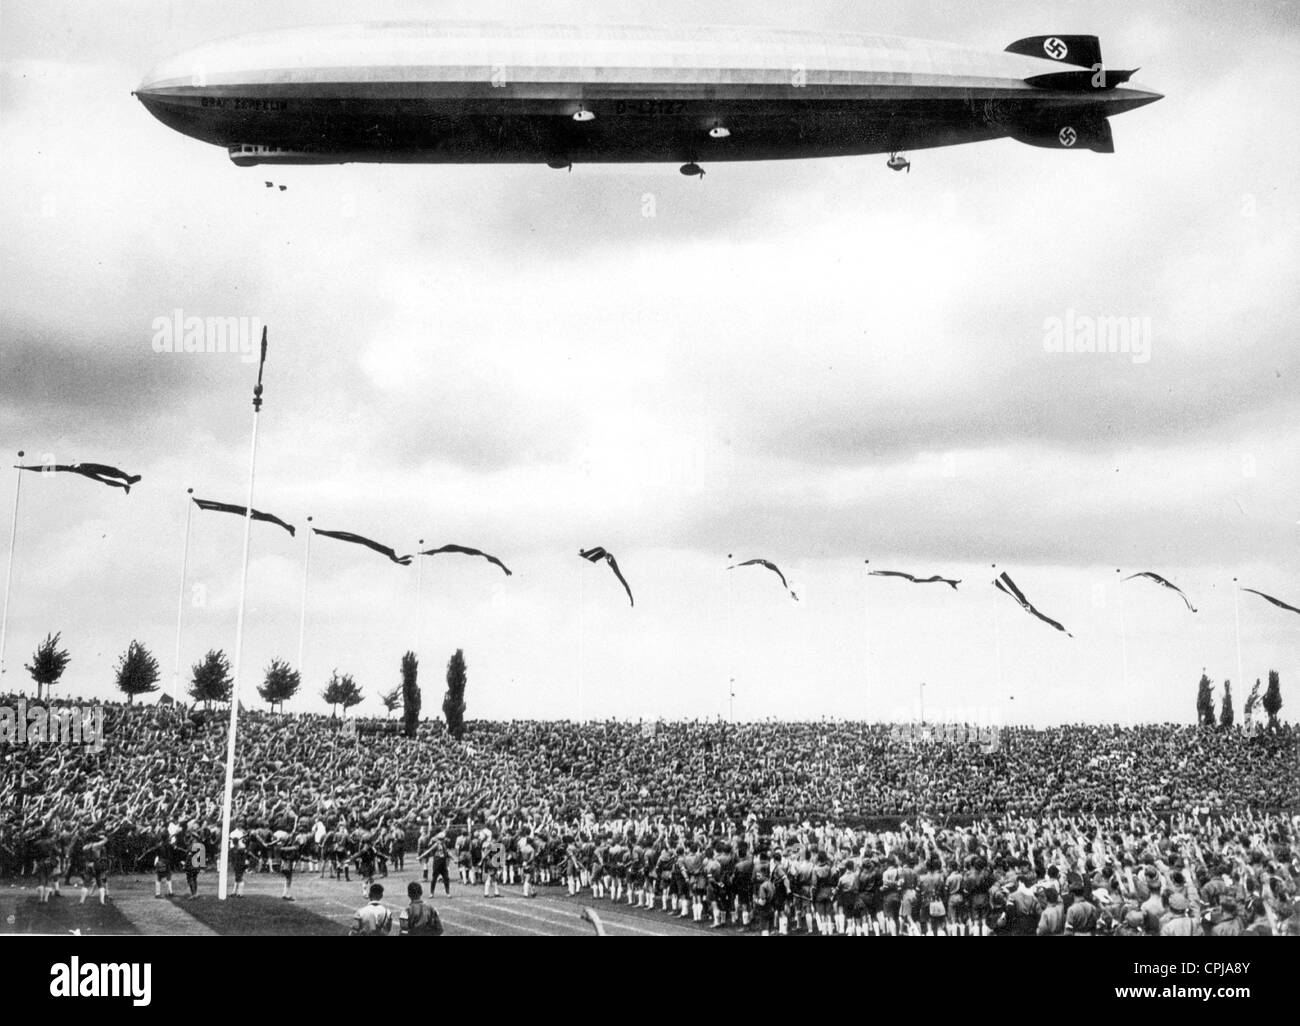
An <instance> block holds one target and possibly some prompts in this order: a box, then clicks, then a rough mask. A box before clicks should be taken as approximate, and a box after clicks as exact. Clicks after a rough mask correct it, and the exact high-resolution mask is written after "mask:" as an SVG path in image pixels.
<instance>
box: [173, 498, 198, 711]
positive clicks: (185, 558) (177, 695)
mask: <svg viewBox="0 0 1300 1026" xmlns="http://www.w3.org/2000/svg"><path fill="white" fill-rule="evenodd" d="M193 495H194V489H193V488H186V489H185V546H184V547H183V548H182V549H181V583H180V588H179V589H178V591H177V594H176V658H175V659H174V660H173V661H172V667H173V669H172V701H173V702H179V701H180V700H181V618H182V617H183V616H184V615H185V571H186V569H187V568H188V566H189V561H190V522H191V521H192V520H193V519H194V503H193V501H192V496H193Z"/></svg>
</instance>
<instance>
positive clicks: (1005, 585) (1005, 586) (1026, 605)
mask: <svg viewBox="0 0 1300 1026" xmlns="http://www.w3.org/2000/svg"><path fill="white" fill-rule="evenodd" d="M993 587H995V588H997V589H998V591H1001V592H1005V593H1006V594H1007V595H1010V596H1011V597H1012V598H1013V599H1015V600H1016V602H1017V603H1018V604H1019V605H1020V608H1021V609H1023V610H1024V611H1025V612H1026V613H1028V614H1029V615H1030V616H1036V617H1038V619H1040V620H1042V621H1043V623H1045V624H1047V625H1048V626H1049V627H1055V628H1056V629H1057V630H1058V631H1060V632H1061V633H1062V634H1064V635H1065V636H1066V637H1067V638H1072V637H1074V635H1073V634H1071V633H1070V632H1069V631H1067V630H1066V629H1065V628H1064V627H1062V626H1061V625H1060V624H1059V623H1057V622H1056V621H1055V620H1053V619H1052V618H1051V617H1050V616H1044V615H1043V614H1042V613H1040V612H1039V611H1038V610H1037V609H1035V608H1034V607H1033V604H1032V603H1031V602H1030V601H1029V599H1027V598H1025V593H1024V592H1022V591H1021V590H1020V589H1019V588H1017V587H1016V582H1015V581H1013V580H1012V579H1011V576H1010V575H1009V574H1008V573H1006V571H1003V572H1002V573H1001V574H999V575H998V579H997V580H996V581H994V582H993Z"/></svg>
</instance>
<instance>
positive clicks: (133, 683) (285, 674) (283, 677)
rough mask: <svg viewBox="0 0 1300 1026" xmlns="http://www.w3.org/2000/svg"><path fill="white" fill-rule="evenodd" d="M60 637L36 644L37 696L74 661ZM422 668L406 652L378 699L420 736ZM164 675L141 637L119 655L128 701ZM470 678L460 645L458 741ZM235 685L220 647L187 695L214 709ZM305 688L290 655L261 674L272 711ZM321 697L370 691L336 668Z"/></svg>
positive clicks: (452, 671)
mask: <svg viewBox="0 0 1300 1026" xmlns="http://www.w3.org/2000/svg"><path fill="white" fill-rule="evenodd" d="M61 638H62V633H61V632H60V633H57V634H47V635H46V637H45V640H44V641H42V642H41V643H40V645H38V646H37V648H36V652H35V653H34V654H33V656H32V661H31V662H30V663H28V664H27V665H26V670H27V672H28V673H30V674H31V677H32V680H33V681H34V682H35V684H36V697H37V699H40V698H42V697H45V698H48V697H49V694H50V689H51V688H53V687H54V685H56V684H57V683H58V682H59V680H60V678H62V676H63V673H64V671H65V670H66V669H67V668H68V664H69V663H70V662H71V661H72V657H71V655H70V654H69V653H68V651H67V650H66V649H64V648H62V647H61V646H60V639H61ZM419 668H420V664H419V659H418V658H417V657H416V654H415V653H414V652H407V653H406V654H405V655H403V656H402V662H401V669H400V673H401V683H400V684H398V685H397V686H396V687H394V688H392V689H391V690H390V691H386V692H382V693H381V694H380V695H379V701H380V702H381V703H382V704H383V706H384V708H385V709H386V710H387V711H388V714H389V715H390V716H391V715H392V714H393V713H394V712H395V711H396V710H397V708H398V707H399V706H400V707H401V708H402V727H403V732H404V733H405V734H406V736H407V737H415V731H416V728H417V727H418V725H419V722H420V685H419V682H418V681H419ZM160 676H161V674H160V671H159V668H158V660H157V659H156V658H155V657H154V656H153V654H152V653H151V652H150V651H149V650H148V649H147V648H146V647H145V646H144V645H143V644H141V643H140V642H139V641H132V642H131V644H130V645H128V646H127V650H126V651H125V652H124V653H122V655H121V656H120V657H119V658H118V662H117V668H116V671H115V678H116V684H117V689H118V690H119V691H120V692H122V694H124V695H126V701H127V704H128V705H130V704H132V703H133V702H134V700H135V697H136V696H137V695H148V694H152V693H154V692H156V691H157V690H158V680H159V677H160ZM468 679H469V670H468V667H467V665H466V663H465V653H464V651H462V650H461V649H459V648H458V649H456V651H455V653H453V655H452V657H451V658H450V659H449V660H448V661H447V690H446V693H445V694H444V696H443V702H442V712H443V716H444V718H445V719H446V721H447V731H448V733H450V734H451V736H452V737H454V738H456V739H457V740H460V738H461V737H462V736H463V735H464V733H465V686H466V684H467V683H468ZM233 687H234V678H233V677H232V676H231V670H230V660H229V659H228V658H227V657H226V653H225V652H224V651H223V650H221V649H211V650H210V651H209V652H208V653H207V655H205V656H204V657H203V658H202V659H201V660H199V662H197V663H195V664H194V666H193V667H191V671H190V684H189V688H188V694H189V696H190V698H192V699H193V700H194V701H195V702H196V703H202V704H203V707H204V709H211V707H212V705H213V704H214V703H217V704H225V703H228V702H229V701H230V695H231V691H232V689H233ZM301 688H302V675H301V673H300V672H299V671H298V670H295V669H294V668H293V667H292V666H290V665H289V664H288V663H287V662H286V661H285V660H283V659H280V658H274V659H272V660H271V663H270V665H269V666H268V667H267V668H266V670H265V671H264V673H263V675H262V683H261V684H259V685H258V686H257V693H258V695H260V696H261V698H262V701H264V702H266V703H267V704H268V705H269V706H270V707H271V711H272V712H275V711H276V709H277V708H278V709H279V711H280V712H284V703H285V702H287V701H289V700H290V699H291V698H293V697H294V696H295V695H296V694H298V692H299V690H301ZM320 697H321V698H322V699H323V700H324V701H325V703H326V704H327V705H329V707H330V715H331V716H337V715H338V709H339V707H340V706H341V707H342V709H343V715H344V716H346V715H347V711H348V710H349V709H351V708H352V707H353V706H355V705H359V704H360V703H361V702H362V700H363V699H364V698H365V693H364V692H363V691H362V690H361V687H360V685H358V684H357V682H356V679H355V678H354V677H353V676H352V674H350V673H339V671H338V669H337V668H335V669H334V670H333V671H332V672H331V673H330V678H329V681H328V683H327V684H326V685H325V689H324V690H323V691H321V693H320Z"/></svg>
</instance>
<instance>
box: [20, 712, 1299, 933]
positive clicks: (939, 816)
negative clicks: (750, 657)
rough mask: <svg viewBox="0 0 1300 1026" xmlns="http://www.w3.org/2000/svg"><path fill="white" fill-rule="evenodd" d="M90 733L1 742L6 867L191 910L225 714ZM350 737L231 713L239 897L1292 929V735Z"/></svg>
mask: <svg viewBox="0 0 1300 1026" xmlns="http://www.w3.org/2000/svg"><path fill="white" fill-rule="evenodd" d="M107 714H108V715H107V725H106V729H105V738H104V741H105V745H104V748H103V750H102V751H95V750H93V749H92V748H91V747H89V746H82V747H78V746H74V745H66V744H49V743H44V744H42V743H33V744H26V745H8V746H5V747H3V748H0V875H3V876H7V877H14V876H20V875H24V874H27V875H32V876H35V877H36V878H37V879H38V881H39V882H38V886H40V888H41V891H42V895H43V896H45V895H48V894H51V893H54V892H55V891H56V889H57V888H58V886H59V884H60V883H61V882H62V883H64V884H65V885H66V884H67V883H68V882H70V880H71V878H72V876H73V875H74V873H75V874H80V875H81V876H82V877H83V883H85V889H84V891H83V893H88V892H89V891H90V890H98V891H99V892H100V899H101V900H103V890H104V877H105V875H106V874H107V872H108V871H109V869H110V868H111V869H112V870H113V871H115V872H135V871H145V870H149V871H152V872H153V873H154V874H155V878H156V881H157V884H156V888H155V893H156V894H158V895H159V896H160V897H163V896H165V895H164V890H165V891H166V892H167V893H168V894H170V893H171V891H172V884H171V881H172V875H173V873H175V874H178V875H179V874H180V873H182V872H183V873H184V874H185V877H186V882H187V886H188V890H189V892H190V893H191V894H192V893H195V892H196V891H197V888H198V885H199V879H200V876H201V873H202V871H203V868H204V866H205V865H206V864H211V863H213V862H215V861H216V860H217V859H218V857H219V851H220V841H219V829H218V828H219V824H220V819H221V805H220V802H221V795H222V791H223V783H224V757H225V750H226V718H225V716H224V715H223V714H217V713H215V712H214V713H211V714H207V713H204V712H203V711H201V710H197V709H189V708H186V707H180V706H168V705H154V706H123V705H111V706H108V708H107ZM356 726H357V728H358V729H355V730H342V729H340V723H339V721H337V720H335V719H333V718H331V717H325V716H312V715H273V714H268V713H262V712H257V711H251V712H246V713H245V714H244V715H243V716H242V717H241V720H240V734H239V739H238V740H239V744H238V758H237V764H236V778H237V779H236V789H235V803H234V822H235V825H236V830H235V832H234V843H233V845H232V850H231V851H230V852H229V854H228V857H229V859H230V866H231V869H232V870H233V871H234V875H235V878H236V884H235V893H236V894H239V893H241V892H242V881H243V878H244V875H245V873H247V872H259V871H268V872H278V873H280V874H281V875H283V877H284V890H283V896H284V897H285V898H289V899H291V898H292V897H293V894H292V878H293V873H294V872H295V871H297V872H304V871H307V872H317V873H320V874H321V875H325V874H327V873H328V874H329V875H330V876H331V877H337V878H339V879H340V880H341V881H342V882H344V883H351V882H353V881H356V882H358V883H359V884H360V885H361V886H362V887H363V888H364V889H365V890H366V891H367V893H368V889H369V887H370V886H371V885H373V884H374V882H375V880H376V878H380V879H382V877H383V876H384V875H386V873H387V871H388V870H389V869H390V868H397V869H399V870H400V869H402V868H404V864H405V862H406V861H407V860H418V861H419V863H420V864H421V866H422V870H423V871H424V872H425V873H426V874H431V875H432V886H433V887H434V888H435V889H436V887H437V885H438V883H439V882H441V883H442V885H443V887H444V889H446V888H447V886H448V882H449V880H450V878H451V876H452V875H453V872H454V874H455V875H457V876H459V878H460V879H461V881H462V882H465V883H472V884H475V885H477V884H478V883H480V882H481V883H482V884H483V886H484V887H485V892H486V893H487V894H489V895H491V894H492V893H494V891H495V890H498V889H499V887H500V885H501V884H502V883H518V884H520V885H522V886H523V888H524V890H525V893H529V892H535V890H536V888H538V887H546V886H551V887H556V888H564V889H566V890H567V891H568V892H569V893H572V894H578V893H582V894H588V895H590V896H591V897H592V898H593V899H598V900H599V899H607V900H610V901H617V902H619V903H622V904H633V905H642V906H645V907H654V908H657V909H658V910H659V911H660V912H661V913H663V914H672V915H676V916H679V917H687V918H691V919H693V920H700V921H704V922H711V923H714V924H716V925H718V926H719V927H720V928H721V927H725V926H733V927H736V926H739V927H748V928H751V929H757V930H764V929H766V930H768V931H770V932H777V933H780V932H791V931H796V932H797V931H811V932H814V933H817V932H821V933H873V932H875V933H906V932H939V931H942V932H962V933H999V932H1010V933H1023V932H1029V933H1037V932H1043V933H1053V932H1055V933H1060V932H1072V933H1102V932H1110V933H1123V932H1129V931H1136V932H1141V933H1159V932H1166V927H1168V926H1169V924H1170V923H1173V922H1175V921H1180V920H1182V919H1186V920H1188V922H1189V923H1191V924H1193V925H1192V927H1184V926H1182V925H1178V926H1177V927H1175V928H1173V932H1176V931H1177V930H1180V929H1184V928H1188V929H1194V930H1196V931H1200V930H1214V931H1216V932H1220V933H1223V932H1233V931H1234V930H1237V929H1239V930H1240V931H1244V932H1288V931H1291V930H1293V929H1294V928H1295V926H1294V924H1295V922H1296V919H1295V915H1294V911H1293V901H1294V896H1295V885H1296V882H1297V880H1300V877H1297V862H1296V853H1295V848H1294V840H1295V832H1296V829H1297V823H1300V820H1298V819H1295V818H1293V815H1294V813H1296V812H1297V811H1298V810H1300V787H1297V784H1298V783H1300V761H1298V760H1297V755H1298V754H1300V732H1297V731H1296V730H1295V729H1294V728H1293V727H1291V726H1289V725H1286V724H1283V725H1282V726H1281V728H1280V729H1278V730H1274V731H1270V732H1265V733H1256V734H1249V735H1247V734H1244V733H1242V732H1240V731H1234V730H1226V731H1219V730H1213V729H1207V728H1202V727H1193V726H1179V725H1171V724H1164V725H1145V726H1130V727H1121V726H1095V725H1084V724H1078V725H1065V726H1059V727H1052V728H1047V729H1032V728H1027V727H1012V728H1003V729H1002V730H1001V731H1000V732H999V736H998V743H997V745H996V746H989V745H987V744H979V743H969V742H966V741H959V740H953V739H951V738H940V739H938V740H929V741H926V740H900V739H899V736H898V733H897V731H893V730H891V728H890V726H888V725H882V724H868V723H861V722H851V721H850V722H846V721H820V722H767V723H745V724H725V723H718V722H698V721H696V722H674V723H660V724H655V725H653V726H649V727H648V726H646V725H642V724H638V723H626V722H596V723H586V724H576V723H571V722H563V721H559V722H540V721H513V722H475V721H471V722H470V723H468V724H467V731H466V733H465V735H464V737H463V738H462V739H461V740H454V739H452V738H451V737H450V736H448V734H447V733H446V731H445V730H444V729H443V726H442V724H441V723H440V722H436V721H435V722H425V723H422V724H421V725H420V727H419V730H418V733H417V736H416V737H415V738H414V739H407V738H405V737H403V736H401V734H400V732H398V731H395V730H392V729H389V727H388V726H387V725H385V724H384V723H383V721H379V722H364V721H363V722H361V723H360V724H357V725H356ZM958 736H963V735H962V734H961V733H960V732H959V733H958ZM971 736H972V737H974V736H975V735H974V732H972V733H971ZM87 853H89V854H87ZM940 906H942V910H941V911H940ZM1031 920H1032V923H1031V922H1030V921H1031ZM1139 920H1140V922H1139ZM1234 924H1235V926H1234ZM1058 927H1059V928H1058Z"/></svg>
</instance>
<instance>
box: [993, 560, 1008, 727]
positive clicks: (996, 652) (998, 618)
mask: <svg viewBox="0 0 1300 1026" xmlns="http://www.w3.org/2000/svg"><path fill="white" fill-rule="evenodd" d="M997 568H998V565H997V564H996V563H994V564H993V569H994V570H996V569H997ZM995 580H996V578H995ZM993 659H994V663H995V665H996V667H997V674H998V703H999V704H1001V703H1002V701H1003V698H1002V692H1003V691H1005V690H1006V687H1005V686H1004V684H1003V681H1002V607H1001V604H1000V603H998V602H995V603H993Z"/></svg>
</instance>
